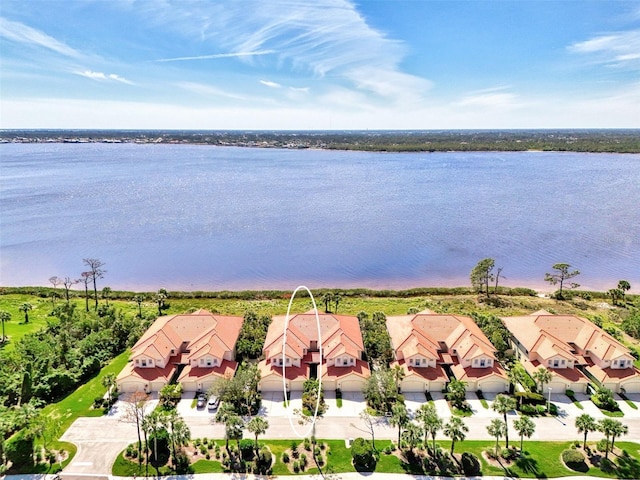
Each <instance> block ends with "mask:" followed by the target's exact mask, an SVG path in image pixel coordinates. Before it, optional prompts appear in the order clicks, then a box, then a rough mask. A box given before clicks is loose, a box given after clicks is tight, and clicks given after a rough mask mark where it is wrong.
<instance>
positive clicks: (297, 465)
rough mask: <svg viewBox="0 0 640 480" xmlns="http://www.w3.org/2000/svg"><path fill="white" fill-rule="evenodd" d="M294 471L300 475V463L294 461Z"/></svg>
mask: <svg viewBox="0 0 640 480" xmlns="http://www.w3.org/2000/svg"><path fill="white" fill-rule="evenodd" d="M293 471H294V472H295V473H298V472H299V471H300V464H299V463H298V461H297V460H294V462H293Z"/></svg>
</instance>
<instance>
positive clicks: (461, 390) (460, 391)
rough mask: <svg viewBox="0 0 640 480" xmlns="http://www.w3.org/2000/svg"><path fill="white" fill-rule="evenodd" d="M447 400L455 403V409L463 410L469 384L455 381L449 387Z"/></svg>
mask: <svg viewBox="0 0 640 480" xmlns="http://www.w3.org/2000/svg"><path fill="white" fill-rule="evenodd" d="M445 396H446V397H447V400H449V401H450V402H451V403H453V406H454V407H458V408H461V407H462V406H463V404H464V401H465V398H466V396H467V382H463V381H462V380H456V379H453V380H451V381H450V382H449V384H448V385H447V393H446V394H445Z"/></svg>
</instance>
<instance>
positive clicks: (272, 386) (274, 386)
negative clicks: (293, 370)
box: [260, 378, 282, 392]
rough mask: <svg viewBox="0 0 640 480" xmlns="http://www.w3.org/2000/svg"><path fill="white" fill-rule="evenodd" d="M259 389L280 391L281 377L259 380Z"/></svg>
mask: <svg viewBox="0 0 640 480" xmlns="http://www.w3.org/2000/svg"><path fill="white" fill-rule="evenodd" d="M260 391H262V392H281V391H282V379H281V378H270V379H268V380H262V381H260Z"/></svg>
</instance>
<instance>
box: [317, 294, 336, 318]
mask: <svg viewBox="0 0 640 480" xmlns="http://www.w3.org/2000/svg"><path fill="white" fill-rule="evenodd" d="M320 301H321V302H322V303H324V312H325V313H329V304H330V303H331V302H332V301H333V294H332V293H331V292H325V293H324V294H323V295H322V297H320Z"/></svg>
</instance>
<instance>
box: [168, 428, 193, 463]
mask: <svg viewBox="0 0 640 480" xmlns="http://www.w3.org/2000/svg"><path fill="white" fill-rule="evenodd" d="M190 438H191V432H190V431H189V427H188V426H187V424H186V423H185V421H184V420H183V419H182V418H178V419H177V421H175V422H174V423H173V425H172V427H171V432H170V433H169V439H170V441H171V443H172V445H173V468H174V469H176V468H177V467H178V450H179V449H180V448H182V447H183V446H184V445H186V444H187V443H188V442H189V439H190Z"/></svg>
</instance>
